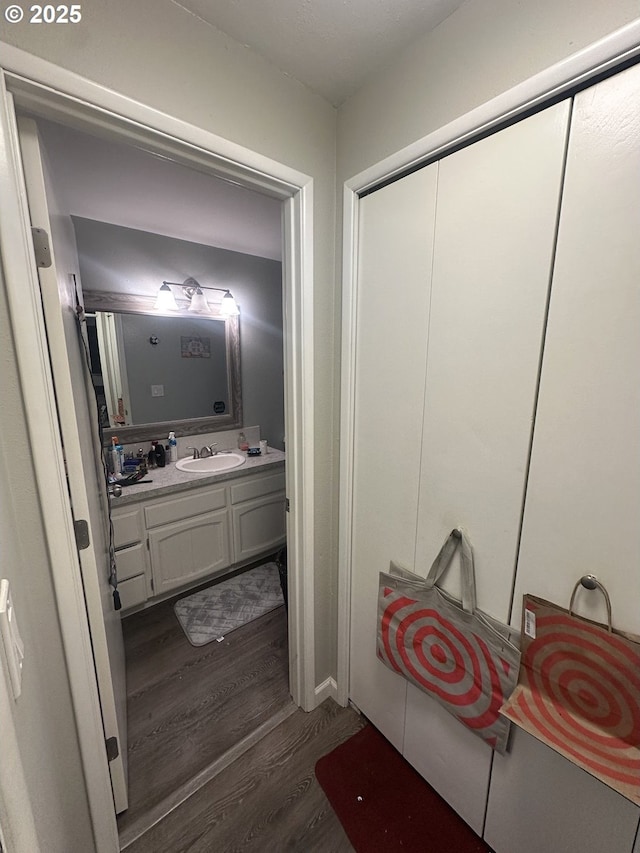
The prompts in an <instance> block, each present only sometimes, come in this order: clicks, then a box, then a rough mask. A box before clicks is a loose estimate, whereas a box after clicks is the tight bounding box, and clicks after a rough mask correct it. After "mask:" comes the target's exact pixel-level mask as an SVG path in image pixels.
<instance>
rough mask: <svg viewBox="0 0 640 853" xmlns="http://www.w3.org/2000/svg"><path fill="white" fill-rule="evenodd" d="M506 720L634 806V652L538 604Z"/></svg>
mask: <svg viewBox="0 0 640 853" xmlns="http://www.w3.org/2000/svg"><path fill="white" fill-rule="evenodd" d="M525 606H526V607H528V608H529V609H533V610H535V612H536V638H535V639H532V640H528V641H527V643H526V644H525V648H524V650H523V658H522V664H523V666H522V673H521V677H520V683H521V685H522V687H520V685H519V686H518V688H517V690H516V691H515V693H514V696H513V706H512V707H509V708H508V709H507V714H508V716H509V718H510V719H512V720H513V721H514V722H516V723H518V724H519V725H521V726H522V727H523V728H525V729H526V730H527V731H528V732H530V733H531V734H533V735H536V736H537V737H539V738H541V739H542V740H543V741H545V742H546V743H548V744H549V745H550V746H552V747H553V748H554V749H556V750H557V751H558V752H560V753H561V754H563V755H565V756H566V757H567V758H570V759H571V760H572V761H574V762H575V763H576V764H578V765H579V766H580V767H582V768H584V769H585V770H587V771H589V772H591V773H593V774H594V775H596V776H598V778H600V779H602V780H603V781H604V782H606V783H607V784H609V785H610V786H611V787H613V788H615V789H616V790H618V791H621V792H622V793H624V794H625V795H626V796H628V797H630V798H631V799H632V800H634V802H637V803H639V804H640V750H639V747H640V651H639V650H638V647H637V645H636V644H634V643H632V642H630V641H628V640H626V639H625V638H624V637H621V636H618V635H616V634H614V633H610V632H608V631H606V630H605V629H603V628H600V627H599V626H597V625H592V624H589V623H588V622H585V621H584V620H580V619H576V618H574V617H572V616H570V615H568V614H564V613H562V612H558V611H556V610H555V609H554V608H552V607H545V606H543V605H541V604H539V603H536V604H531V603H528V604H526V605H525Z"/></svg>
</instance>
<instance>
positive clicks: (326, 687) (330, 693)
mask: <svg viewBox="0 0 640 853" xmlns="http://www.w3.org/2000/svg"><path fill="white" fill-rule="evenodd" d="M315 697H316V699H315V701H316V708H317V707H318V705H322V703H323V702H324V700H325V699H329V698H331V699H335V700H336V701H337V697H338V685H337V684H336V681H335V678H331V677H329V678H327V679H325V680H324V681H323V682H322V684H318V686H317V687H316V689H315Z"/></svg>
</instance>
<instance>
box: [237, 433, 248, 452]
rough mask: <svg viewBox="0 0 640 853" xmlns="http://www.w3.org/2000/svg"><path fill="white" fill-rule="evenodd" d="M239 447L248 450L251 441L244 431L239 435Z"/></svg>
mask: <svg viewBox="0 0 640 853" xmlns="http://www.w3.org/2000/svg"><path fill="white" fill-rule="evenodd" d="M238 449H239V450H248V449H249V442H248V441H247V437H246V436H245V434H244V433H243V432H241V433H239V435H238Z"/></svg>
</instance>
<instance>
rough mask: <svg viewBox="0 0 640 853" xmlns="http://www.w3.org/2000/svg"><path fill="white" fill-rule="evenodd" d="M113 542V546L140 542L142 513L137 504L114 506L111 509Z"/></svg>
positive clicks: (118, 546) (141, 537)
mask: <svg viewBox="0 0 640 853" xmlns="http://www.w3.org/2000/svg"><path fill="white" fill-rule="evenodd" d="M111 520H112V522H113V544H114V547H115V548H123V547H124V546H125V545H133V543H134V542H141V541H142V539H143V538H144V537H143V535H142V534H143V526H142V513H141V512H140V507H139V506H123V507H115V508H114V509H112V510H111Z"/></svg>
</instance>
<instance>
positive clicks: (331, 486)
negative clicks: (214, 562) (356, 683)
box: [0, 0, 337, 683]
mask: <svg viewBox="0 0 640 853" xmlns="http://www.w3.org/2000/svg"><path fill="white" fill-rule="evenodd" d="M82 12H83V20H82V22H81V23H80V24H78V25H68V26H64V27H61V26H56V27H46V26H43V27H39V26H33V25H29V24H28V23H27V22H26V19H25V22H23V23H20V24H15V25H12V26H10V27H9V26H5V27H4V28H3V32H2V38H3V40H4V41H6V42H7V43H10V44H12V45H15V46H17V47H19V48H21V49H23V50H25V51H27V52H29V53H32V54H34V55H36V56H39V57H42V58H44V59H47V60H49V61H51V62H54V63H55V64H57V65H60V66H62V67H64V68H67V69H70V70H71V71H74V72H76V73H78V74H79V75H81V76H83V77H86V78H88V79H90V80H93V81H96V82H98V83H100V84H102V85H104V86H107V87H109V88H111V89H114V90H116V91H118V92H121V93H123V94H125V95H127V96H129V97H131V98H133V99H135V100H138V101H141V102H143V103H144V104H147V105H149V106H152V107H155V108H157V109H159V110H161V111H163V112H165V113H168V114H170V115H173V116H176V117H178V118H181V119H184V120H185V121H187V122H190V123H191V124H194V125H197V126H200V127H203V128H205V129H206V130H208V131H211V132H213V133H215V134H218V135H219V136H222V137H224V138H226V139H228V140H231V141H233V142H237V143H239V144H240V145H243V146H245V147H247V148H250V149H252V150H254V151H256V152H258V153H260V154H263V155H266V156H268V157H271V158H273V159H274V160H277V161H279V162H281V163H283V164H286V165H288V166H290V167H292V168H294V169H297V170H299V171H302V172H304V173H306V174H308V175H310V176H312V177H313V179H314V195H313V198H314V238H315V244H314V273H315V281H316V296H315V304H314V311H315V320H316V328H315V341H316V346H315V351H314V354H313V358H314V366H315V367H314V392H315V394H314V396H315V411H316V423H315V432H316V445H315V458H316V460H317V464H316V471H315V477H316V490H315V496H314V497H315V518H316V524H315V538H316V541H315V555H314V571H315V594H316V610H315V625H316V682H318V683H319V682H322V681H323V680H324V679H325V678H327V677H328V676H329V675H331V674H332V673H333V672H334V670H335V630H334V626H335V612H334V607H333V602H332V595H333V593H332V590H333V589H334V588H335V575H336V561H337V556H336V554H337V533H336V531H335V530H334V529H332V524H333V521H334V513H333V512H332V506H333V502H334V492H335V490H336V481H337V476H336V475H337V429H336V425H337V402H336V387H335V371H334V359H335V355H336V351H335V350H336V343H335V341H336V334H335V328H334V321H335V316H334V314H335V311H334V308H335V279H334V269H335V264H334V231H335V115H336V114H335V110H334V108H333V107H332V106H331V105H329V104H328V103H327V102H326V101H324V100H323V99H322V98H321V97H319V96H318V95H315V94H313V93H311V91H310V90H308V89H307V88H306V87H305V86H303V85H302V84H300V83H298V82H297V81H295V80H293V79H292V78H290V77H288V76H286V75H285V74H284V73H282V72H281V71H279V70H278V69H277V68H275V66H273V65H271V64H269V63H268V62H266V61H265V60H263V59H261V58H260V57H258V56H256V55H255V54H253V53H252V52H251V51H250V50H249V49H248V48H246V47H244V46H243V45H241V44H239V43H237V42H235V41H234V40H233V39H231V38H229V37H227V36H225V35H224V34H222V33H220V32H219V31H217V30H216V29H214V28H213V27H210V26H208V25H206V24H204V23H203V22H202V21H200V20H199V19H197V18H196V17H194V16H193V15H191V14H190V13H188V12H186V11H185V10H184V9H182V8H180V7H179V6H177V5H176V4H174V3H172V2H170V0H136V2H135V3H131V2H129V0H109V2H108V3H105V2H101V0H86V2H84V3H83V4H82ZM0 48H1V44H0ZM0 62H1V50H0Z"/></svg>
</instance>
